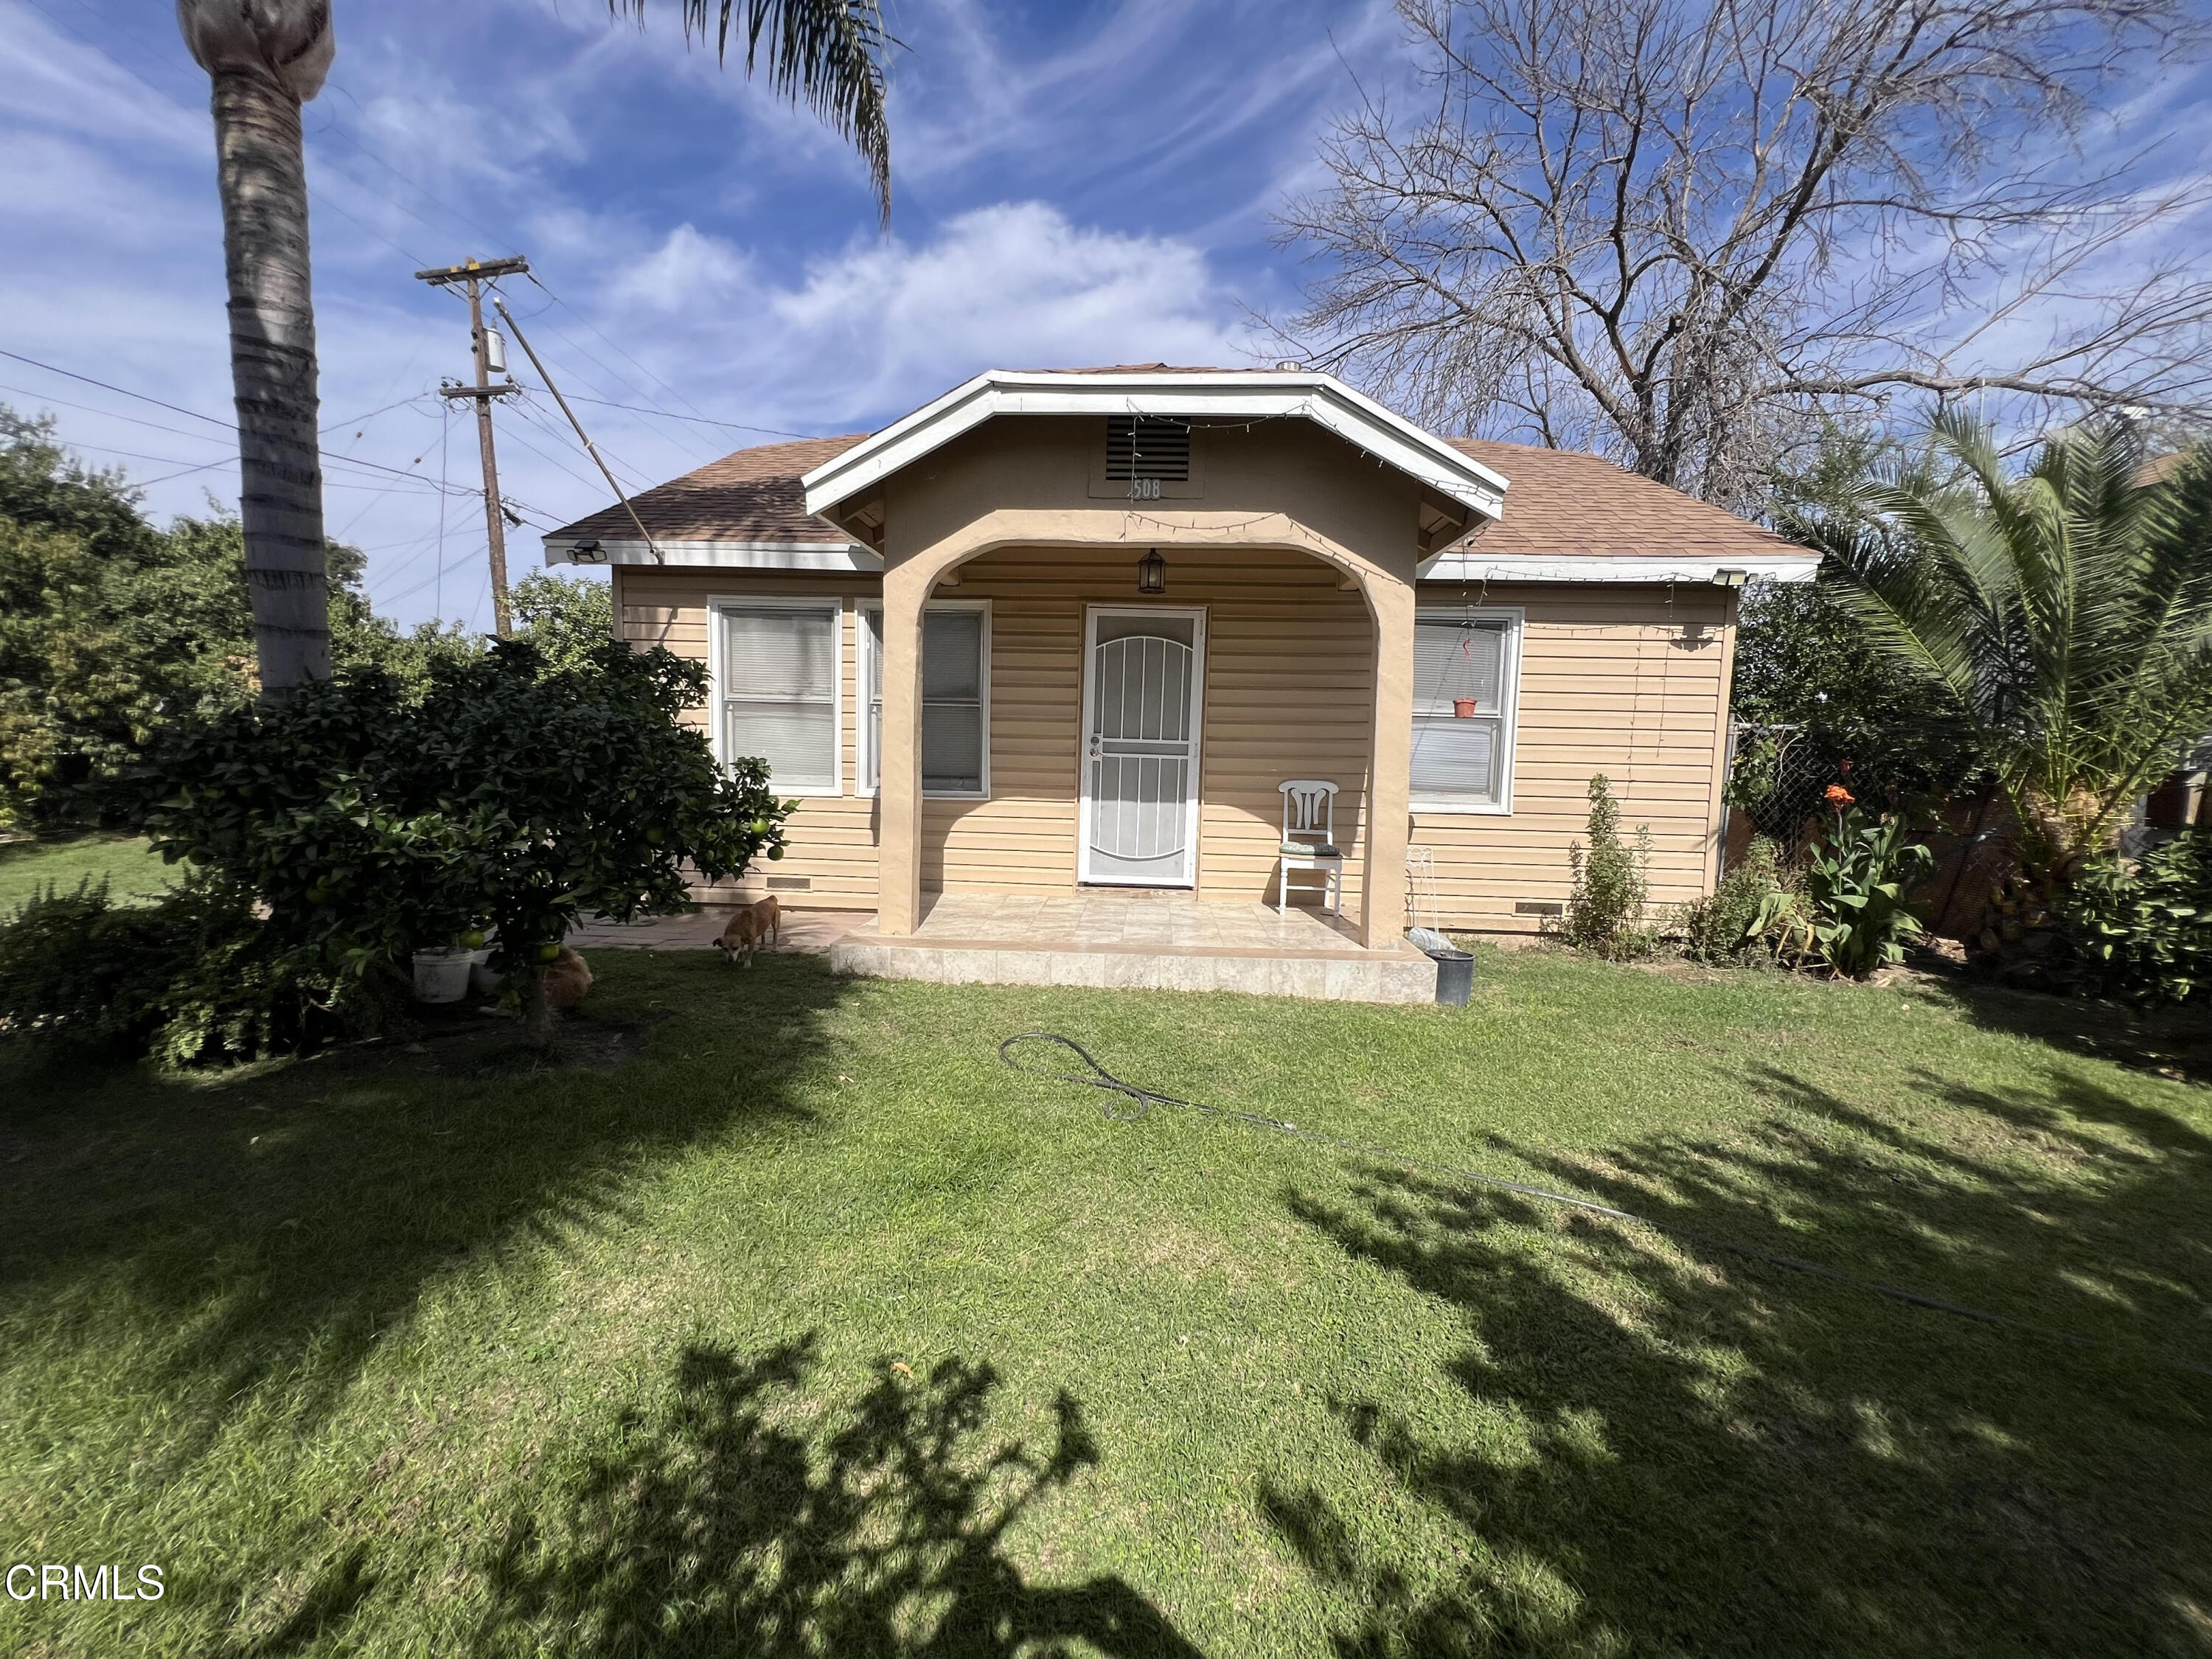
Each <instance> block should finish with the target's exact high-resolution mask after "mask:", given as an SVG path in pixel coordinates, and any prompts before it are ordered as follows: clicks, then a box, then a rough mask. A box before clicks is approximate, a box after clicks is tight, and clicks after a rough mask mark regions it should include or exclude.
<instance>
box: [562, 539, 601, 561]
mask: <svg viewBox="0 0 2212 1659" xmlns="http://www.w3.org/2000/svg"><path fill="white" fill-rule="evenodd" d="M601 556H602V555H601V554H600V551H599V538H598V537H596V536H594V537H592V538H591V539H590V540H589V541H581V542H577V543H575V544H574V545H572V546H571V547H570V548H569V549H568V557H569V560H570V562H573V563H575V564H597V563H599V560H600V558H601Z"/></svg>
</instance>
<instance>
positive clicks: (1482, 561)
mask: <svg viewBox="0 0 2212 1659" xmlns="http://www.w3.org/2000/svg"><path fill="white" fill-rule="evenodd" d="M1819 568H1820V555H1819V554H1817V553H1814V552H1810V551H1808V552H1804V553H1731V554H1727V555H1723V556H1719V557H1706V556H1689V557H1679V558H1671V559H1668V558H1659V559H1639V558H1613V557H1610V556H1607V555H1604V554H1597V553H1592V554H1571V555H1564V556H1559V557H1557V558H1549V557H1540V556H1534V555H1528V554H1517V555H1516V554H1498V555H1492V556H1490V557H1487V558H1485V557H1482V556H1480V555H1477V554H1474V553H1439V554H1437V556H1435V557H1434V558H1430V559H1424V560H1422V561H1421V562H1420V563H1419V565H1418V566H1416V567H1415V568H1414V574H1416V575H1418V576H1419V578H1420V580H1423V581H1425V582H1446V581H1450V582H1710V581H1711V580H1713V579H1714V578H1715V577H1716V576H1717V575H1718V574H1720V573H1721V572H1722V571H1723V570H1741V571H1742V572H1743V573H1744V574H1746V575H1748V576H1757V577H1763V578H1765V580H1769V581H1778V582H1809V581H1811V580H1813V574H1814V572H1815V571H1816V570H1818V569H1819Z"/></svg>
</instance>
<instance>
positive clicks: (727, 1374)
mask: <svg viewBox="0 0 2212 1659" xmlns="http://www.w3.org/2000/svg"><path fill="white" fill-rule="evenodd" d="M815 1364H816V1352H815V1344H814V1340H813V1339H812V1338H811V1337H809V1338H806V1339H804V1340H800V1341H797V1342H792V1343H787V1344H785V1345H783V1346H780V1347H778V1348H776V1349H774V1350H772V1351H771V1352H768V1353H766V1354H763V1356H761V1357H760V1358H751V1359H749V1358H741V1357H739V1356H738V1355H736V1354H733V1353H732V1352H730V1351H728V1350H727V1349H726V1348H722V1347H720V1346H693V1347H691V1348H690V1349H687V1350H686V1351H685V1352H684V1355H683V1356H682V1358H681V1360H680V1361H679V1363H678V1367H677V1376H676V1385H677V1386H676V1397H675V1399H674V1401H673V1402H672V1403H671V1405H670V1407H668V1408H667V1409H666V1411H665V1413H664V1414H663V1415H662V1416H661V1417H660V1418H659V1420H657V1421H648V1420H647V1419H646V1418H645V1417H644V1416H643V1415H642V1414H641V1413H637V1412H635V1411H632V1412H630V1413H626V1414H625V1416H624V1418H623V1420H622V1422H621V1423H620V1424H619V1425H618V1432H617V1438H616V1443H615V1445H614V1447H613V1448H612V1449H610V1450H608V1451H605V1452H604V1453H602V1454H600V1455H598V1456H597V1457H594V1458H593V1459H592V1461H591V1462H590V1463H589V1465H588V1467H587V1468H586V1471H585V1472H584V1474H583V1475H582V1477H581V1478H580V1480H579V1481H578V1482H577V1483H576V1485H575V1486H574V1489H573V1491H572V1492H570V1493H569V1495H568V1498H567V1500H566V1504H565V1511H564V1512H563V1513H562V1515H561V1516H560V1517H559V1519H558V1520H557V1522H556V1523H555V1524H554V1526H553V1528H551V1534H552V1535H550V1537H549V1536H548V1535H546V1534H545V1532H544V1530H542V1529H541V1528H539V1526H538V1524H537V1522H535V1521H534V1520H532V1518H530V1517H529V1516H518V1517H517V1518H516V1519H515V1520H514V1522H513V1523H512V1524H511V1525H510V1527H509V1528H508V1529H507V1535H506V1537H505V1538H504V1540H503V1541H501V1544H500V1546H499V1547H498V1548H497V1550H496V1552H495V1557H494V1560H493V1564H492V1568H491V1575H490V1576H491V1583H492V1589H493V1593H494V1599H495V1606H494V1610H493V1612H492V1613H491V1614H490V1615H489V1617H488V1618H487V1620H486V1621H485V1623H484V1626H483V1629H482V1631H481V1632H480V1633H479V1637H478V1641H477V1648H478V1650H479V1651H481V1652H483V1653H486V1654H505V1653H518V1654H538V1653H559V1654H564V1655H574V1656H580V1659H592V1656H615V1655H640V1656H644V1655H652V1656H678V1655H690V1654H696V1655H701V1656H708V1655H713V1656H720V1655H726V1654H744V1655H748V1656H760V1659H778V1656H793V1659H798V1656H808V1659H812V1656H818V1655H823V1654H836V1655H840V1656H842V1655H915V1656H921V1655H944V1656H963V1659H965V1656H971V1655H972V1656H983V1659H987V1656H994V1655H1003V1656H1012V1655H1015V1654H1020V1655H1024V1656H1031V1659H1048V1656H1054V1655H1070V1654H1073V1653H1076V1652H1098V1653H1103V1654H1107V1655H1140V1654H1141V1655H1159V1656H1166V1659H1196V1655H1197V1652H1198V1650H1196V1649H1195V1648H1194V1647H1192V1646H1191V1644H1189V1643H1188V1642H1187V1641H1185V1640H1184V1639H1183V1638H1182V1637H1181V1636H1180V1635H1179V1634H1177V1632H1176V1630H1175V1628H1174V1626H1172V1625H1170V1623H1169V1622H1168V1620H1167V1619H1166V1618H1165V1616H1164V1615H1163V1614H1162V1613H1160V1612H1159V1610H1158V1608H1156V1607H1153V1606H1152V1603H1151V1602H1150V1601H1146V1599H1145V1598H1144V1597H1143V1596H1141V1595H1139V1594H1138V1593H1137V1592H1136V1591H1135V1590H1133V1589H1131V1588H1130V1587H1129V1586H1128V1585H1127V1583H1124V1582H1123V1581H1122V1580H1121V1579H1120V1578H1115V1577H1101V1578H1094V1579H1092V1580H1091V1581H1090V1582H1088V1583H1082V1584H1078V1585H1073V1586H1068V1587H1066V1588H1057V1589H1054V1588H1044V1587H1040V1586H1037V1585H1035V1584H1032V1583H1029V1582H1027V1581H1026V1580H1025V1579H1024V1577H1023V1575H1022V1572H1021V1571H1020V1570H1019V1569H1018V1567H1017V1566H1016V1565H1014V1563H1012V1561H1010V1560H1009V1559H1007V1557H1006V1552H1005V1543H1006V1534H1007V1532H1008V1530H1009V1528H1012V1526H1013V1525H1014V1524H1015V1522H1018V1520H1019V1519H1020V1518H1021V1517H1022V1516H1023V1515H1024V1513H1025V1512H1027V1511H1028V1510H1029V1509H1030V1507H1031V1505H1033V1504H1035V1503H1036V1501H1037V1500H1038V1499H1039V1498H1042V1497H1043V1496H1044V1495H1045V1494H1047V1493H1048V1492H1052V1491H1053V1490H1054V1489H1055V1488H1058V1487H1061V1486H1066V1485H1067V1484H1068V1483H1069V1482H1070V1481H1072V1480H1074V1479H1075V1478H1076V1477H1077V1476H1078V1475H1079V1474H1080V1473H1081V1472H1082V1471H1083V1470H1084V1469H1085V1468H1088V1467H1090V1466H1091V1465H1094V1464H1096V1463H1097V1462H1098V1449H1097V1445H1096V1444H1095V1443H1094V1442H1093V1441H1092V1439H1091V1435H1090V1433H1089V1431H1087V1430H1086V1429H1085V1426H1084V1423H1083V1413H1082V1408H1081V1407H1080V1406H1079V1403H1078V1402H1077V1401H1075V1400H1074V1399H1073V1397H1072V1396H1070V1395H1067V1394H1066V1393H1065V1392H1062V1393H1061V1394H1060V1396H1059V1398H1058V1399H1057V1400H1056V1401H1054V1406H1053V1411H1054V1417H1055V1419H1057V1421H1056V1425H1055V1431H1054V1443H1053V1446H1052V1448H1051V1449H1050V1451H1049V1452H1047V1453H1044V1454H1042V1455H1040V1454H1038V1453H1036V1452H1033V1451H1031V1450H1030V1449H1029V1448H1028V1447H1026V1446H1025V1445H1024V1444H1023V1443H1020V1442H1018V1441H1016V1442H1012V1443H1006V1444H1003V1445H1000V1447H998V1448H997V1449H995V1450H990V1451H985V1450H982V1449H980V1448H975V1447H974V1442H975V1438H976V1437H977V1435H978V1433H979V1432H980V1431H981V1429H982V1427H983V1425H984V1423H985V1420H986V1416H987V1407H988V1402H989V1397H990V1395H991V1394H992V1393H993V1391H994V1389H996V1388H997V1387H998V1378H997V1376H996V1374H995V1373H994V1370H992V1368H991V1367H990V1366H989V1365H988V1364H976V1363H974V1362H971V1361H969V1360H965V1359H961V1358H946V1359H944V1360H941V1361H939V1363H938V1364H937V1365H936V1367H935V1368H934V1369H933V1370H932V1371H931V1372H930V1373H929V1375H928V1376H927V1377H908V1378H905V1379H902V1377H901V1376H899V1375H898V1374H897V1373H896V1372H895V1371H894V1370H893V1369H892V1367H891V1366H890V1364H888V1363H886V1362H878V1364H877V1367H876V1378H875V1382H874V1383H873V1385H872V1387H870V1388H869V1389H867V1390H866V1392H865V1393H864V1394H863V1395H861V1396H860V1399H859V1400H858V1401H854V1402H853V1403H852V1404H851V1406H850V1407H849V1408H848V1410H847V1411H846V1412H845V1413H844V1414H843V1417H842V1427H837V1428H836V1429H835V1431H834V1432H830V1433H829V1436H828V1438H827V1440H826V1442H823V1443H820V1445H819V1446H818V1448H817V1441H816V1439H815V1437H813V1436H811V1434H810V1433H809V1430H810V1428H811V1426H812V1424H811V1422H810V1420H809V1419H807V1418H806V1417H805V1416H804V1415H802V1414H799V1413H798V1412H795V1411H794V1409H793V1407H795V1406H798V1405H799V1404H800V1403H801V1402H802V1401H804V1391H805V1385H806V1384H807V1383H808V1381H809V1378H810V1376H811V1372H812V1371H813V1370H814V1368H815ZM1079 1644H1080V1645H1079Z"/></svg>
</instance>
